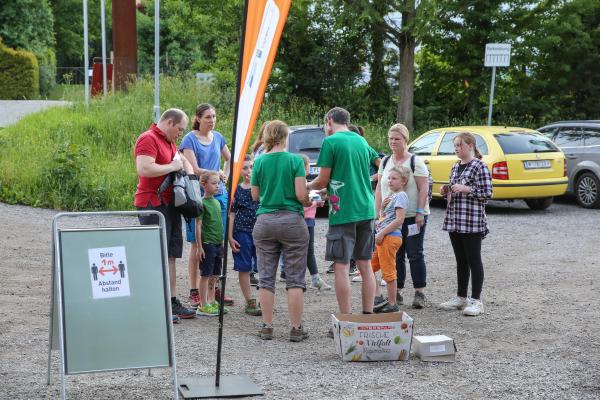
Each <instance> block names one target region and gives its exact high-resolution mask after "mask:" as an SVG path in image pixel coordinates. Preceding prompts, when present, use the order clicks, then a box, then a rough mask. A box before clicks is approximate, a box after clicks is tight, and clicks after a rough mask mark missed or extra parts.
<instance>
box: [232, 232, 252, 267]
mask: <svg viewBox="0 0 600 400" xmlns="http://www.w3.org/2000/svg"><path fill="white" fill-rule="evenodd" d="M233 238H234V239H235V240H236V241H237V242H238V243H239V244H240V251H239V252H238V253H234V252H233V251H232V252H231V253H232V254H233V269H234V271H238V272H252V265H253V262H254V264H256V247H254V240H253V239H252V233H251V232H234V233H233Z"/></svg>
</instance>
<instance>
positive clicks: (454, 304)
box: [440, 296, 468, 310]
mask: <svg viewBox="0 0 600 400" xmlns="http://www.w3.org/2000/svg"><path fill="white" fill-rule="evenodd" d="M467 303H468V301H467V299H466V298H465V297H458V296H454V297H453V298H451V299H450V300H448V301H446V302H444V303H442V304H440V308H441V309H442V310H462V309H463V308H465V307H466V306H467Z"/></svg>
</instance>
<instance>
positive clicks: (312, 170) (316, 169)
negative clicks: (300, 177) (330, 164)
mask: <svg viewBox="0 0 600 400" xmlns="http://www.w3.org/2000/svg"><path fill="white" fill-rule="evenodd" d="M320 170H321V167H310V169H309V171H308V172H309V173H310V175H319V171H320Z"/></svg>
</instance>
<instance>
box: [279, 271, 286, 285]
mask: <svg viewBox="0 0 600 400" xmlns="http://www.w3.org/2000/svg"><path fill="white" fill-rule="evenodd" d="M279 282H285V272H283V271H282V272H281V274H279Z"/></svg>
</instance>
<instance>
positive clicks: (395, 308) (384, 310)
mask: <svg viewBox="0 0 600 400" xmlns="http://www.w3.org/2000/svg"><path fill="white" fill-rule="evenodd" d="M398 311H400V307H398V305H397V304H391V303H387V304H386V305H385V306H383V307H381V308H380V309H379V311H378V312H379V313H382V314H383V313H391V312H398Z"/></svg>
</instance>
